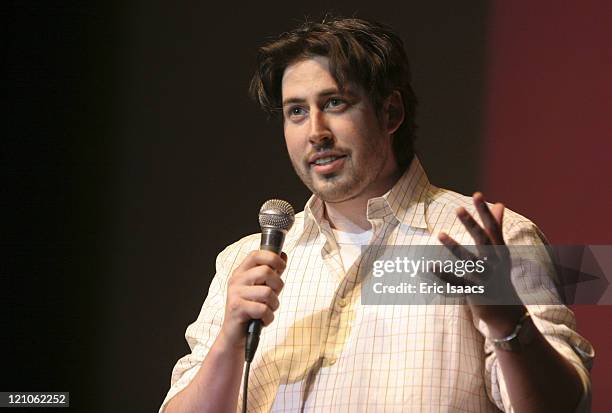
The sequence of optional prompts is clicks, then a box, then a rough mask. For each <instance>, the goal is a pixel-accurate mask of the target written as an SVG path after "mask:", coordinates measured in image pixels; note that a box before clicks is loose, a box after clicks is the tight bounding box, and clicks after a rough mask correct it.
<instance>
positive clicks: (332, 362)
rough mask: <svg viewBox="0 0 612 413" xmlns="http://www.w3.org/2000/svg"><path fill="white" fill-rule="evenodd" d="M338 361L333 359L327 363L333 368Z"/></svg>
mask: <svg viewBox="0 0 612 413" xmlns="http://www.w3.org/2000/svg"><path fill="white" fill-rule="evenodd" d="M336 361H337V359H335V358H332V359H327V362H328V363H329V365H330V366H333V365H334V364H336Z"/></svg>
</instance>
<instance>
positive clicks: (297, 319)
mask: <svg viewBox="0 0 612 413" xmlns="http://www.w3.org/2000/svg"><path fill="white" fill-rule="evenodd" d="M459 206H463V207H465V208H466V209H467V210H468V211H469V212H470V213H472V214H473V215H474V217H475V218H476V219H477V220H478V216H477V215H478V214H477V213H475V211H474V208H473V204H472V201H471V198H469V197H465V196H463V195H460V194H457V193H455V192H452V191H448V190H444V189H440V188H437V187H435V186H433V185H431V184H430V183H429V181H428V179H427V176H426V174H425V172H424V171H423V169H422V167H421V164H420V162H419V160H418V159H417V158H416V157H415V158H414V160H413V162H412V164H411V166H410V168H408V170H407V171H406V172H405V173H404V175H403V176H402V177H401V179H400V180H399V181H398V182H397V183H396V184H395V185H394V187H393V188H392V189H391V190H390V191H389V192H388V193H387V194H385V195H384V196H382V197H379V198H373V199H371V200H369V202H368V208H367V216H368V220H369V221H370V223H371V224H372V232H373V236H372V240H371V241H370V242H371V244H374V245H440V244H439V242H438V240H437V237H436V236H437V234H438V233H439V232H441V231H445V232H447V233H448V234H450V235H451V236H452V237H453V238H455V239H456V240H457V241H458V242H460V243H463V244H466V245H470V244H471V245H473V244H474V241H473V240H472V238H471V237H470V235H469V234H468V233H467V232H466V231H465V228H464V227H463V225H462V224H461V222H460V221H459V220H458V219H457V217H456V215H455V209H456V208H457V207H459ZM503 229H504V237H505V239H506V242H507V243H508V244H513V245H542V242H543V236H542V235H541V233H540V232H539V230H538V229H537V228H536V227H535V225H534V224H533V223H531V222H530V221H529V220H528V219H526V218H524V217H522V216H520V215H519V214H516V213H514V212H512V211H509V210H506V212H505V216H504V225H503ZM259 241H260V235H259V234H253V235H250V236H247V237H245V238H243V239H241V240H240V241H238V242H236V243H234V244H232V245H230V246H229V247H227V248H226V249H225V250H223V251H222V252H221V253H220V254H219V256H218V257H217V262H216V266H217V274H216V275H215V277H214V279H213V281H212V283H211V285H210V289H209V293H208V296H207V298H206V300H205V301H204V305H203V307H202V310H201V312H200V315H199V316H198V318H197V320H196V321H195V322H194V323H193V324H191V325H190V326H189V327H188V328H187V331H186V334H185V337H186V339H187V342H188V344H189V346H190V348H191V350H192V352H191V354H188V355H186V356H184V357H183V358H181V359H180V360H178V362H177V363H176V366H175V367H174V370H173V372H172V378H171V388H170V390H169V392H168V394H167V396H166V399H165V400H164V403H163V404H162V407H161V408H160V412H161V411H163V409H164V407H165V405H166V403H167V402H168V400H169V399H170V398H172V397H173V396H174V395H175V394H176V393H178V392H179V391H181V390H182V389H183V388H184V387H185V386H187V384H189V382H190V381H191V380H192V379H193V377H194V376H195V374H196V373H197V371H198V369H199V368H200V365H201V363H202V361H203V360H204V358H205V357H206V354H207V352H208V350H209V349H210V347H211V345H212V344H213V342H214V340H215V338H216V337H217V334H218V333H219V331H220V328H221V325H222V322H223V317H224V306H225V298H226V290H227V285H228V283H227V281H228V277H229V276H230V274H231V272H232V271H233V269H234V268H235V267H236V266H237V265H238V264H239V263H241V262H242V260H243V259H244V258H245V256H246V255H247V254H248V253H249V252H250V251H252V250H254V249H258V248H259ZM284 251H285V252H286V253H287V255H288V257H289V261H288V265H287V269H286V271H285V273H284V274H283V279H284V281H285V287H284V289H283V291H282V292H281V294H280V297H279V298H280V303H281V306H280V308H279V309H278V310H277V311H276V313H275V316H276V318H275V320H274V322H273V323H272V324H271V325H270V326H268V327H266V328H264V329H263V332H262V336H261V342H260V345H259V349H258V352H257V354H256V356H255V359H254V361H253V363H252V366H251V373H250V380H249V398H248V402H249V411H252V412H268V411H274V412H286V411H291V412H301V411H316V412H346V411H352V412H353V411H370V412H378V411H385V412H386V411H389V412H395V411H397V412H489V411H498V409H501V410H504V411H512V407H511V404H510V400H509V397H508V393H507V391H506V387H505V383H504V380H503V376H502V374H501V370H500V367H499V366H498V364H497V360H496V356H495V353H494V352H493V348H492V345H491V344H490V342H489V341H488V340H486V339H485V337H486V335H487V331H486V326H485V325H484V323H482V322H479V320H477V319H474V317H472V314H471V312H470V311H469V307H468V306H467V305H362V304H361V302H360V287H361V284H362V283H361V281H360V279H359V277H358V276H357V274H358V270H357V269H358V266H359V262H360V260H359V259H358V260H357V261H356V262H355V263H354V264H353V266H352V267H350V268H348V269H347V271H345V269H344V267H343V265H342V261H341V257H340V253H339V249H338V245H337V243H336V241H335V239H334V237H333V234H332V231H331V228H330V226H329V223H328V222H327V220H326V219H325V218H324V204H323V202H322V201H321V200H320V199H319V198H317V197H316V196H313V197H311V199H310V200H309V201H308V203H307V204H306V207H305V209H304V211H303V212H300V213H299V214H297V215H296V220H295V224H294V226H293V228H292V229H291V230H290V231H289V233H288V234H287V238H286V241H285V248H284ZM523 270H524V269H523V268H521V267H519V268H513V270H512V271H523ZM529 271H530V273H529V274H528V277H531V278H532V279H533V277H550V273H549V272H550V266H549V265H548V263H543V264H542V266H540V267H537V268H529ZM535 284H537V283H534V285H535ZM545 293H546V294H547V295H548V296H552V297H553V299H554V300H556V302H559V301H558V299H557V298H556V297H557V296H556V293H555V292H553V291H546V292H545ZM528 308H529V311H530V313H531V315H532V318H533V320H534V322H535V325H536V326H537V327H538V329H539V330H540V331H541V332H542V333H543V334H544V335H545V337H546V338H547V339H548V340H549V341H550V342H551V344H552V345H553V346H554V347H555V348H556V349H557V350H558V351H559V352H560V353H561V354H563V355H564V356H565V357H566V358H567V359H569V360H570V361H571V362H572V363H573V364H574V365H575V366H576V368H577V369H578V371H579V373H580V375H581V377H582V379H583V383H584V385H585V393H584V397H583V401H582V403H581V405H582V407H581V409H584V408H585V406H587V407H586V408H588V403H589V402H590V381H589V375H588V370H587V369H586V368H585V365H586V366H588V365H589V363H590V361H591V359H592V357H593V349H592V347H591V345H590V344H589V343H588V342H587V341H586V340H585V339H584V338H582V337H581V336H580V335H578V334H577V333H576V332H575V319H574V315H573V313H572V312H571V311H570V310H569V309H568V308H567V307H565V306H563V305H561V304H558V305H530V306H528ZM241 403H242V395H241V397H240V402H239V407H240V405H241Z"/></svg>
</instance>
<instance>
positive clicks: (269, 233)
mask: <svg viewBox="0 0 612 413" xmlns="http://www.w3.org/2000/svg"><path fill="white" fill-rule="evenodd" d="M294 220H295V212H294V210H293V207H292V206H291V204H290V203H289V202H287V201H283V200H280V199H270V200H269V201H266V202H264V204H263V205H262V206H261V209H260V210H259V226H260V227H261V242H260V244H259V249H260V250H266V251H272V252H273V253H275V254H279V255H280V253H281V251H282V250H283V243H284V242H285V235H287V231H289V229H291V226H292V225H293V221H294ZM260 334H261V320H251V321H249V324H248V326H247V339H246V348H245V354H244V358H245V360H246V361H247V362H249V363H250V362H251V361H253V357H254V356H255V351H257V346H258V345H259V335H260Z"/></svg>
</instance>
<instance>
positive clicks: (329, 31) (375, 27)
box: [250, 17, 417, 167]
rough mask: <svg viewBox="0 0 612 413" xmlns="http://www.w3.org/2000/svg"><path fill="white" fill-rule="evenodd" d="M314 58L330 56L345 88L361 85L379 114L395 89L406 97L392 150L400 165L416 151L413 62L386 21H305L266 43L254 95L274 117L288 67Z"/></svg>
mask: <svg viewBox="0 0 612 413" xmlns="http://www.w3.org/2000/svg"><path fill="white" fill-rule="evenodd" d="M312 56H325V57H327V58H329V64H330V71H331V74H332V76H333V77H334V79H335V80H336V82H337V83H338V86H339V87H340V88H342V87H343V85H345V84H347V83H354V84H357V85H359V86H361V87H362V88H363V89H364V90H365V92H366V94H367V96H370V98H371V99H372V103H373V105H374V107H375V108H376V110H377V111H378V112H379V111H380V110H381V108H382V102H383V101H384V99H386V98H387V97H388V96H389V95H391V93H393V91H396V90H397V91H398V92H399V93H400V94H401V95H402V100H403V103H404V113H405V118H404V122H403V123H402V125H400V127H399V128H398V129H397V131H395V133H394V138H393V151H394V153H395V157H396V159H397V163H398V165H399V166H400V167H406V166H408V164H409V163H410V161H411V160H412V155H413V153H414V147H413V142H414V140H415V130H416V124H415V122H414V117H415V110H416V104H417V100H416V96H415V95H414V92H413V90H412V87H411V85H410V77H411V76H410V66H409V63H408V58H407V56H406V52H405V51H404V44H403V42H402V40H401V39H400V38H399V36H398V35H397V34H395V33H394V32H393V31H392V30H391V29H389V28H388V27H385V26H383V25H382V24H379V23H376V22H373V21H367V20H363V19H357V18H339V17H335V18H332V19H324V20H323V21H322V22H321V23H313V22H306V23H304V24H303V25H302V26H300V27H298V28H297V29H294V30H292V31H289V32H286V33H283V34H281V35H280V36H279V37H278V39H276V40H274V41H272V42H270V43H268V44H266V45H264V46H263V47H261V48H260V49H259V53H258V55H257V69H256V71H255V75H254V76H253V79H252V80H251V87H250V94H251V96H252V97H253V99H254V100H255V101H257V102H258V103H259V105H260V106H261V108H262V109H263V110H264V111H266V112H267V113H268V114H270V115H275V114H277V113H279V112H280V111H281V110H282V103H281V102H282V96H281V82H282V78H283V73H284V71H285V69H286V68H287V66H289V65H290V64H292V63H294V62H296V61H297V60H300V59H303V58H308V57H312Z"/></svg>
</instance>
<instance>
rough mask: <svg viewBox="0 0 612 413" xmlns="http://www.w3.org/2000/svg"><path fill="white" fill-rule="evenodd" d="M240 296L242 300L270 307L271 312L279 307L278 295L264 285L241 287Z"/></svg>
mask: <svg viewBox="0 0 612 413" xmlns="http://www.w3.org/2000/svg"><path fill="white" fill-rule="evenodd" d="M240 295H241V297H242V299H244V300H248V301H256V302H258V303H262V304H265V305H267V306H268V307H270V309H271V310H272V311H276V310H277V309H278V307H279V305H280V302H279V301H278V294H277V293H276V292H275V291H274V290H273V289H272V288H270V287H268V286H265V285H252V286H249V287H243V289H242V293H241V294H240Z"/></svg>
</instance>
